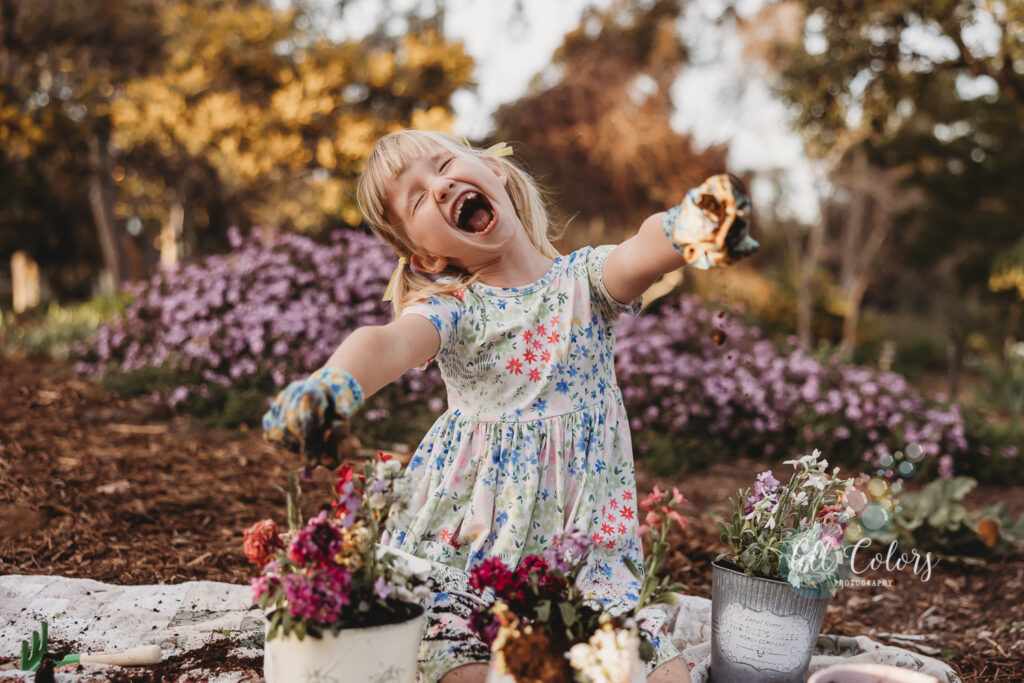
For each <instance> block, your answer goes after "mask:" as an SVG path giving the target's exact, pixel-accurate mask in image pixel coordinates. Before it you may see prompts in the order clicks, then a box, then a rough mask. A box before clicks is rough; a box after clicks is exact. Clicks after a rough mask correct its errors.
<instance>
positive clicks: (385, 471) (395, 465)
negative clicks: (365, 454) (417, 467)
mask: <svg viewBox="0 0 1024 683" xmlns="http://www.w3.org/2000/svg"><path fill="white" fill-rule="evenodd" d="M377 467H378V468H379V469H380V473H381V476H382V477H394V476H395V475H396V474H398V473H399V472H401V471H402V463H400V462H399V461H398V460H397V459H396V458H392V459H391V460H388V461H387V462H382V463H380V464H378V465H377Z"/></svg>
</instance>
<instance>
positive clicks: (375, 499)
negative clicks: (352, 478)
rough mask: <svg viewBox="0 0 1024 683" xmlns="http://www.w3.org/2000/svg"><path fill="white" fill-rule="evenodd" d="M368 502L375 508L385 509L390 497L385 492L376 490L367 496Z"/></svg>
mask: <svg viewBox="0 0 1024 683" xmlns="http://www.w3.org/2000/svg"><path fill="white" fill-rule="evenodd" d="M366 502H367V503H369V504H370V507H371V508H372V509H374V510H383V509H384V506H385V505H387V504H388V497H387V496H386V495H384V494H383V493H380V492H374V493H371V494H370V495H369V496H367V498H366Z"/></svg>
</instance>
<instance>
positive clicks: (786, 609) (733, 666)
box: [711, 562, 829, 683]
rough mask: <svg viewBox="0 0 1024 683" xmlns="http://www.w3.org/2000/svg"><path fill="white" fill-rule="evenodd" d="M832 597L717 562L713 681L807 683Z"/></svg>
mask: <svg viewBox="0 0 1024 683" xmlns="http://www.w3.org/2000/svg"><path fill="white" fill-rule="evenodd" d="M828 600H829V599H828V598H817V599H815V598H808V597H804V596H802V595H800V594H798V593H797V592H796V591H794V590H793V589H792V588H791V587H790V585H789V584H788V583H786V582H785V581H779V580H775V579H762V578H752V577H749V576H747V575H746V574H744V573H743V572H742V571H741V570H739V569H738V568H736V567H734V566H733V565H728V564H725V563H720V562H713V563H712V586H711V680H712V682H713V683H749V682H750V681H759V683H769V682H770V683H803V681H804V679H805V678H806V676H807V666H808V664H810V661H811V651H812V650H813V649H814V645H815V643H816V642H817V640H818V633H819V632H820V631H821V622H822V620H823V619H824V618H825V608H826V607H827V606H828Z"/></svg>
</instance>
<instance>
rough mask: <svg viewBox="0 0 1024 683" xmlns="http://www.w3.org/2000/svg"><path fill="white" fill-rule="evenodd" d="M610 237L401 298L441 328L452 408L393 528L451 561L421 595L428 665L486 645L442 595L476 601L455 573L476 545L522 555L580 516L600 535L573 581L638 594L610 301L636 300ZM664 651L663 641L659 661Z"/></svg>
mask: <svg viewBox="0 0 1024 683" xmlns="http://www.w3.org/2000/svg"><path fill="white" fill-rule="evenodd" d="M612 248H613V246H611V245H607V246H604V247H598V248H591V247H585V248H583V249H579V250H577V251H575V252H573V253H571V254H569V255H566V256H561V257H559V258H557V259H556V260H555V262H554V264H553V265H552V267H551V269H550V270H549V271H548V272H547V274H545V275H544V276H543V277H542V278H541V279H540V280H537V281H536V282H534V283H531V284H529V285H525V286H522V287H493V286H489V285H484V284H480V283H473V284H470V285H469V286H467V287H466V288H464V289H461V290H459V291H458V292H457V293H456V294H455V295H452V296H433V297H430V298H429V299H427V300H424V301H421V302H418V303H415V304H412V305H409V306H407V307H406V308H404V309H403V311H402V315H403V316H405V315H420V316H423V317H425V318H427V319H428V320H430V322H431V323H433V325H434V327H435V328H437V331H438V333H439V334H440V336H441V347H440V350H439V351H438V354H437V357H436V361H437V363H438V365H439V367H440V370H441V374H442V377H443V378H444V381H445V384H446V385H447V389H448V410H447V411H446V412H445V413H444V414H443V415H441V416H440V417H439V418H438V419H437V421H436V422H435V423H434V425H433V426H432V427H431V428H430V431H429V432H428V433H427V435H426V436H425V437H424V439H423V441H422V443H421V444H420V445H419V447H418V448H417V449H416V452H415V453H414V455H413V457H412V459H411V460H410V462H409V465H408V468H407V474H406V476H408V477H411V478H412V479H413V481H414V482H415V484H414V486H413V489H414V493H413V495H412V501H411V504H410V509H411V510H413V511H414V512H413V515H412V521H411V523H410V525H409V528H408V529H406V530H403V531H399V532H397V533H396V534H395V535H394V536H393V538H391V539H390V544H391V545H392V546H394V547H397V548H399V549H400V550H403V551H405V552H408V553H411V554H413V555H415V556H417V557H422V558H424V559H427V560H431V561H433V562H436V563H439V564H442V565H446V566H447V567H450V568H452V569H454V570H460V571H456V572H454V573H453V572H448V571H443V572H440V574H443V575H445V576H446V577H447V578H446V581H448V583H447V584H446V585H447V587H446V588H445V587H442V588H439V589H438V592H437V594H436V595H435V602H436V603H437V605H436V607H437V609H436V610H435V611H434V612H433V613H432V612H431V610H428V625H427V630H426V633H425V637H424V648H423V652H421V675H422V677H423V678H425V679H427V680H436V679H437V678H439V677H440V676H441V675H443V674H444V673H445V671H447V670H449V669H450V668H453V667H454V666H457V665H459V664H462V663H466V662H471V661H481V660H482V661H486V660H487V659H488V653H487V651H486V649H483V650H482V651H481V648H482V645H483V644H482V643H480V642H479V641H475V642H473V641H474V639H473V638H472V637H470V636H469V635H468V634H469V633H470V632H469V631H468V627H467V626H466V624H465V617H466V616H467V614H468V609H469V606H470V605H469V604H468V603H467V604H462V605H456V604H450V603H451V601H452V600H453V596H456V597H458V596H463V597H464V598H467V599H469V600H470V602H471V601H472V598H471V596H469V595H465V594H466V592H467V591H470V590H471V589H469V588H468V585H467V584H465V582H464V581H459V578H460V577H463V576H465V572H467V571H468V570H470V569H472V568H473V567H475V566H476V565H478V564H479V563H480V562H481V561H482V560H483V559H485V558H488V557H498V558H500V559H501V560H502V561H504V562H505V564H507V565H508V566H510V567H515V566H516V565H518V563H519V561H520V560H521V559H523V558H524V557H526V556H527V555H531V554H540V553H541V552H542V551H543V550H545V549H546V548H548V547H549V545H550V542H551V539H552V537H553V536H554V535H555V534H558V533H560V532H562V531H563V530H565V529H567V528H569V527H571V526H575V527H576V528H578V529H582V530H583V531H585V532H586V533H588V534H589V535H590V536H591V538H592V540H593V542H594V546H593V550H592V551H591V553H590V555H589V558H588V562H587V566H586V569H585V570H584V571H583V572H582V574H581V583H582V584H584V585H581V589H583V590H584V592H585V593H587V594H589V595H591V596H592V597H594V598H595V599H597V600H600V601H601V602H603V603H604V604H605V605H606V606H608V607H609V608H612V609H614V607H615V606H616V605H621V606H622V607H623V608H625V607H629V608H631V607H632V605H633V604H635V602H636V600H637V598H638V591H639V583H638V581H637V580H636V578H635V577H634V576H633V575H632V574H631V573H630V571H629V569H628V568H627V566H626V564H625V563H624V562H623V560H624V558H627V557H628V558H630V559H631V560H632V561H633V562H634V563H635V564H636V565H637V566H641V567H642V550H641V546H640V540H639V535H638V531H637V529H638V524H637V506H636V500H635V496H636V482H635V478H634V472H633V457H632V447H631V443H630V434H629V427H628V423H627V419H626V411H625V408H624V406H623V403H622V396H621V394H620V392H619V388H618V386H617V384H616V381H615V369H614V357H613V348H614V345H615V330H616V320H617V318H618V315H619V314H620V313H621V312H629V313H632V314H636V313H637V312H639V309H640V301H639V299H638V300H636V301H634V302H631V303H629V304H622V303H620V302H618V301H615V300H614V299H613V298H612V297H611V295H610V294H609V293H608V291H607V289H606V288H605V286H604V281H603V279H602V275H601V273H602V270H603V266H604V261H605V259H606V257H607V256H608V254H609V252H610V251H611V249H612ZM453 577H454V578H453ZM452 581H455V582H456V583H457V585H455V584H453V583H451V582H452ZM456 602H458V600H456ZM462 602H464V603H465V602H466V601H465V600H463V601H462ZM661 640H662V641H665V644H666V645H668V643H667V640H668V639H667V638H662V639H661ZM659 649H661V648H659ZM671 654H674V653H667V652H666V653H663V652H659V655H664V656H659V658H658V660H659V661H664V660H665V659H667V658H668V657H669V656H671Z"/></svg>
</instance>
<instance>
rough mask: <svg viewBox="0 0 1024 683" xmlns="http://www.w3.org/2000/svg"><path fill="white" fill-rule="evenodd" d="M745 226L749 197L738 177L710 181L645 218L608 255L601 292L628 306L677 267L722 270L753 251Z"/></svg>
mask: <svg viewBox="0 0 1024 683" xmlns="http://www.w3.org/2000/svg"><path fill="white" fill-rule="evenodd" d="M750 222H751V207H750V198H749V197H748V196H747V192H746V189H745V188H744V187H743V183H742V182H740V180H739V178H736V177H735V176H732V175H727V174H721V175H714V176H711V177H710V178H708V179H707V180H705V181H704V182H703V183H701V185H700V186H698V187H695V188H693V189H691V190H690V191H689V192H687V193H686V198H685V199H684V200H683V202H682V203H681V204H680V205H679V206H675V207H672V208H671V209H669V210H668V211H666V212H663V213H656V214H654V215H653V216H650V217H649V218H648V219H647V220H645V221H644V222H643V224H642V225H641V226H640V230H639V231H637V234H636V235H634V236H633V237H630V238H629V239H628V240H626V241H625V242H623V243H622V244H620V245H619V246H618V247H616V248H615V249H614V250H612V252H611V253H610V254H609V255H608V258H607V260H606V261H605V265H604V272H603V273H602V275H603V277H604V284H605V287H606V288H607V289H608V293H609V294H611V295H612V297H613V298H615V299H617V300H618V301H632V300H633V299H635V298H636V297H638V296H640V295H641V294H643V293H644V292H645V291H646V290H647V288H648V287H650V286H651V285H652V284H654V282H655V280H657V279H658V278H659V277H661V276H662V275H664V274H665V273H668V272H671V271H673V270H675V269H676V268H678V267H679V266H681V265H683V264H686V265H690V266H693V267H694V268H701V269H706V268H717V267H721V266H727V265H729V264H730V263H733V262H734V261H736V260H737V259H740V258H743V257H744V256H749V255H750V254H753V253H754V252H756V251H757V248H758V244H757V242H756V241H754V240H753V239H752V238H751V237H750Z"/></svg>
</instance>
